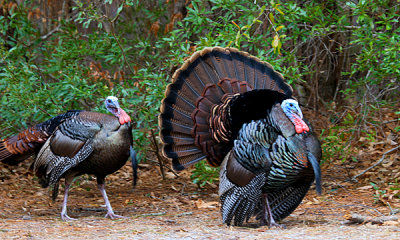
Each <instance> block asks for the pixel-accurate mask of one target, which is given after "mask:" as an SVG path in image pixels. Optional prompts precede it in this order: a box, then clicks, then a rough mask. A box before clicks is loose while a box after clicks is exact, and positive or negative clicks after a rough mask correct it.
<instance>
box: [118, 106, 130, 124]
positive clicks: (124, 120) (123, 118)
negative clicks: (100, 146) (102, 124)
mask: <svg viewBox="0 0 400 240" xmlns="http://www.w3.org/2000/svg"><path fill="white" fill-rule="evenodd" d="M119 112H120V114H119V123H120V124H121V125H123V124H125V123H128V122H130V121H131V118H130V117H129V115H128V114H126V112H125V111H124V110H123V109H119Z"/></svg>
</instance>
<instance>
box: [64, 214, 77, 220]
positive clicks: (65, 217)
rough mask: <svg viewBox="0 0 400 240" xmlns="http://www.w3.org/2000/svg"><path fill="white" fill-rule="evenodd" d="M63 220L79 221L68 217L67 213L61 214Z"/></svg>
mask: <svg viewBox="0 0 400 240" xmlns="http://www.w3.org/2000/svg"><path fill="white" fill-rule="evenodd" d="M61 219H62V220H63V221H74V220H77V219H76V218H72V217H70V216H68V215H67V214H66V213H61Z"/></svg>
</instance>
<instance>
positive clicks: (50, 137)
mask: <svg viewBox="0 0 400 240" xmlns="http://www.w3.org/2000/svg"><path fill="white" fill-rule="evenodd" d="M105 106H106V108H107V110H108V111H110V112H111V113H112V114H113V115H114V116H111V115H108V114H102V113H97V112H87V111H68V112H67V113H64V114H61V115H58V116H56V117H54V118H51V119H49V120H47V121H45V122H43V123H40V124H37V125H35V126H33V127H31V128H28V129H26V130H24V131H22V132H20V133H19V134H18V135H15V136H12V137H9V138H6V139H4V140H1V141H0V160H1V161H2V162H3V163H6V164H11V165H15V164H18V163H19V162H21V161H23V160H25V159H26V158H28V157H29V156H30V155H32V154H36V157H35V161H34V162H33V164H32V169H33V171H34V173H35V174H36V175H37V176H38V177H39V179H40V183H41V185H42V186H43V187H48V186H53V200H55V199H56V197H57V194H58V185H59V181H60V178H65V192H64V201H63V204H62V211H61V218H62V219H63V220H71V219H73V218H71V217H69V216H68V215H67V199H68V190H69V187H70V185H71V183H72V181H73V180H74V178H75V177H77V176H79V175H82V174H92V175H95V176H96V179H97V184H98V188H99V190H100V192H101V194H102V196H103V198H104V201H105V204H106V207H107V214H106V217H109V218H112V219H113V218H120V217H122V216H119V215H116V214H115V213H114V211H113V209H112V207H111V204H110V202H109V200H108V197H107V194H106V191H105V184H104V183H105V177H106V176H107V175H108V174H111V173H113V172H116V171H117V170H119V169H120V168H121V167H122V166H123V165H124V164H125V163H126V161H127V160H128V159H129V157H131V160H132V168H133V182H134V185H135V184H136V180H137V161H136V153H135V151H134V149H133V146H132V144H133V140H132V125H131V118H130V117H129V116H128V115H127V114H126V112H125V111H124V110H123V109H121V108H120V106H119V103H118V99H117V98H116V97H113V96H109V97H107V99H106V100H105Z"/></svg>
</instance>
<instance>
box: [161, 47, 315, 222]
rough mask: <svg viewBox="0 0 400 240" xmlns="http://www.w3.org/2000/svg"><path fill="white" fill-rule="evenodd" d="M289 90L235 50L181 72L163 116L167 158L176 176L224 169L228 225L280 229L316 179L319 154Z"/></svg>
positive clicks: (188, 64) (211, 54)
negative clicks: (195, 169) (196, 168)
mask: <svg viewBox="0 0 400 240" xmlns="http://www.w3.org/2000/svg"><path fill="white" fill-rule="evenodd" d="M292 93H293V90H292V88H291V87H290V86H289V85H288V84H286V83H285V81H284V80H283V77H282V75H281V74H279V73H277V72H275V71H274V70H273V68H272V67H271V66H270V65H269V64H268V63H266V62H263V61H260V60H259V59H258V58H256V57H254V56H251V55H250V54H249V53H246V52H242V51H239V50H237V49H234V48H220V47H213V48H205V49H203V50H201V51H198V52H195V53H194V54H193V55H192V56H191V57H190V58H189V59H188V60H187V61H185V63H184V64H183V65H182V66H181V68H179V69H178V70H177V71H176V72H175V74H174V75H173V77H172V83H171V84H170V85H168V87H167V89H166V92H165V98H164V99H163V101H162V104H161V114H160V116H159V127H160V138H161V141H162V143H163V154H164V155H165V156H166V157H168V158H170V159H172V165H173V168H174V169H175V170H178V171H180V170H183V169H185V168H187V167H189V166H191V165H193V164H195V163H197V162H198V161H201V160H203V159H207V162H208V163H209V164H210V165H212V166H221V170H220V183H219V195H220V201H221V213H222V219H223V222H224V223H226V224H227V225H231V224H233V225H242V224H243V223H244V222H245V221H248V220H249V218H250V217H251V216H257V218H258V219H260V222H261V224H265V225H268V226H273V225H275V226H280V225H278V224H277V223H276V222H275V221H279V220H281V219H283V218H285V217H287V216H288V215H289V214H291V213H292V212H293V211H294V210H295V209H296V207H297V206H298V205H299V204H300V203H301V201H302V199H303V198H304V196H305V195H306V193H307V191H308V190H309V188H310V186H311V184H312V183H313V181H314V179H315V182H316V189H317V192H318V193H321V170H320V167H319V161H320V159H321V147H320V143H319V141H318V139H317V137H316V136H315V135H314V134H313V132H312V129H311V126H310V124H309V123H308V122H307V121H306V120H305V119H303V114H302V112H301V110H300V107H299V104H298V103H297V101H296V100H295V99H294V98H293V97H292Z"/></svg>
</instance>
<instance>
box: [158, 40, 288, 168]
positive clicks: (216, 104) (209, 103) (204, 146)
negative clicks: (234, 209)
mask: <svg viewBox="0 0 400 240" xmlns="http://www.w3.org/2000/svg"><path fill="white" fill-rule="evenodd" d="M252 89H271V90H275V91H278V92H280V93H284V94H286V95H288V96H291V95H292V88H291V87H290V86H289V85H288V84H286V83H285V82H284V81H283V77H282V75H281V74H279V73H277V72H275V71H274V70H273V68H272V67H271V65H270V64H268V63H266V62H263V61H261V60H259V59H258V58H256V57H254V56H251V55H250V54H249V53H247V52H242V51H239V50H237V49H234V48H221V47H214V48H205V49H203V50H201V51H198V52H195V53H194V54H193V55H192V56H191V57H190V58H189V59H188V60H187V61H185V62H184V64H183V65H182V67H181V68H179V69H178V70H177V71H176V72H175V73H174V75H173V77H172V83H171V84H170V85H168V87H167V89H166V91H165V98H164V99H163V101H162V104H161V109H160V110H161V114H160V116H159V126H160V130H161V131H160V138H161V141H162V142H163V145H164V147H163V153H164V155H165V156H166V157H169V158H172V159H173V163H174V168H175V169H184V168H186V167H188V166H190V165H192V164H194V163H196V162H197V161H200V160H202V159H204V158H207V160H208V162H209V163H210V164H211V165H219V164H220V163H221V162H222V160H223V156H224V155H225V154H226V153H227V151H228V150H227V149H229V148H230V145H231V144H232V143H231V140H230V139H228V138H227V137H229V136H228V135H229V134H226V133H225V132H226V131H228V130H226V129H225V130H224V128H225V127H226V126H225V125H226V123H225V125H224V124H223V123H220V122H221V121H222V122H226V121H227V120H226V118H227V116H226V115H224V114H226V107H225V106H226V105H227V104H228V102H229V100H230V98H231V97H232V96H234V95H236V94H242V93H245V92H248V91H251V90H252ZM213 111H215V113H214V112H213ZM218 114H219V115H218ZM221 114H222V116H220V115H221ZM210 121H211V122H210ZM212 124H214V125H218V128H214V129H218V132H213V131H214V130H212V129H211V128H212V126H211V125H212ZM221 129H222V130H221ZM221 134H222V135H223V136H220V135H221ZM190 139H194V140H193V141H191V140H190ZM172 145H174V146H172ZM221 150H222V151H221Z"/></svg>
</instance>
